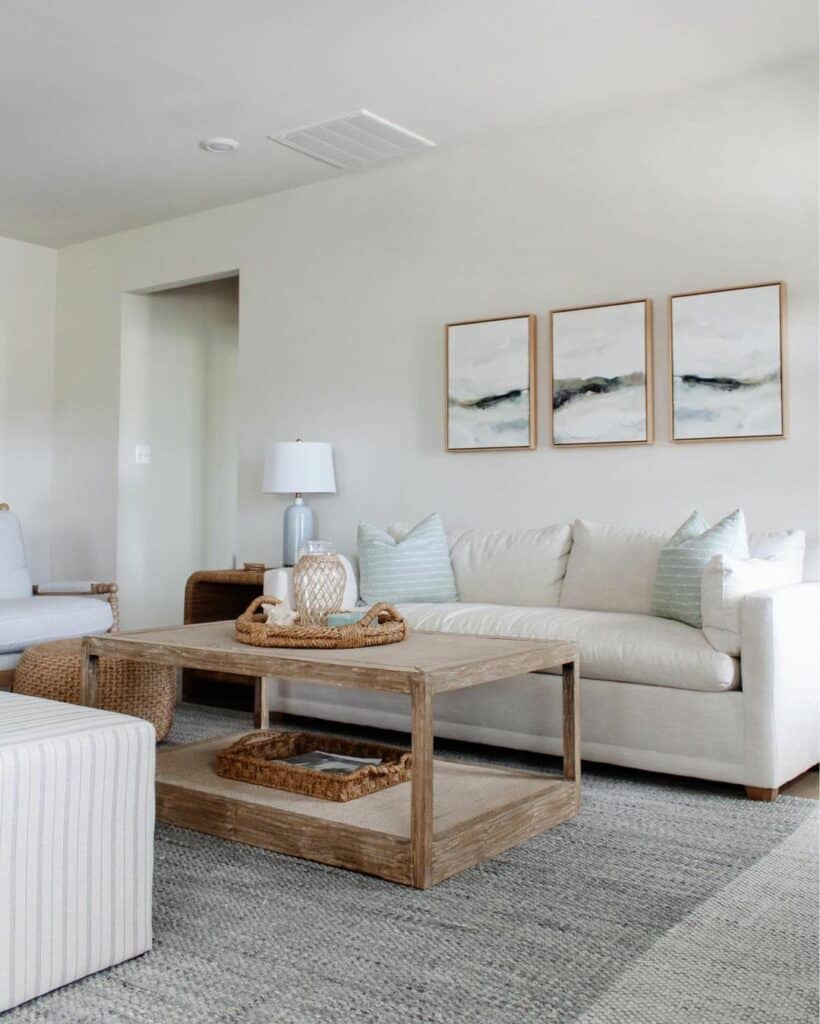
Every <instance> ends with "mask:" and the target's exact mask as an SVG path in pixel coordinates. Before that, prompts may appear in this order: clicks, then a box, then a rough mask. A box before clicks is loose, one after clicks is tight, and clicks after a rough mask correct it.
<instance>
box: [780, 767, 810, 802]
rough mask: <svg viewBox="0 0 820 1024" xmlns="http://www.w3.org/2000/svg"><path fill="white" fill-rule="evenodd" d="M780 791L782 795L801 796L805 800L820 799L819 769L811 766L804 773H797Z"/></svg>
mask: <svg viewBox="0 0 820 1024" xmlns="http://www.w3.org/2000/svg"><path fill="white" fill-rule="evenodd" d="M780 792H781V793H782V794H783V795H784V796H802V797H804V798H805V799H806V800H820V769H818V768H812V770H811V771H810V772H806V774H805V775H798V776H797V778H796V779H794V780H793V781H792V782H790V783H789V784H788V785H787V786H784V787H783V788H782V789H781V790H780Z"/></svg>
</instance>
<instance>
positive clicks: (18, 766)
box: [0, 693, 155, 1020]
mask: <svg viewBox="0 0 820 1024" xmlns="http://www.w3.org/2000/svg"><path fill="white" fill-rule="evenodd" d="M154 748H155V735H154V729H153V726H152V725H151V724H150V723H149V722H144V721H142V720H141V719H139V718H130V717H128V716H126V715H118V714H114V713H112V712H110V711H100V710H98V709H95V708H85V707H77V706H75V705H73V704H61V703H57V702H55V701H50V700H40V699H39V698H37V697H25V696H22V695H21V694H16V693H0V1013H2V1011H3V1010H7V1009H9V1007H12V1006H16V1005H17V1004H18V1003H22V1002H25V1001H26V1000H28V999H33V998H34V997H35V996H38V995H42V994H43V993H44V992H48V991H50V990H51V989H53V988H57V987H58V986H60V985H66V984H68V983H69V982H71V981H75V980H76V979H77V978H82V977H85V976H86V975H87V974H92V973H93V972H95V971H99V970H102V969H103V968H104V967H110V966H111V965H112V964H118V963H121V962H122V961H123V960H127V959H129V958H130V957H134V956H138V955H139V954H140V953H144V952H145V951H146V950H148V949H150V948H151V885H152V875H153V863H154V763H155V750H154ZM47 1017H48V1014H47V1013H44V1014H43V1016H42V1019H43V1020H45V1019H47Z"/></svg>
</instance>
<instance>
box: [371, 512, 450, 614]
mask: <svg viewBox="0 0 820 1024" xmlns="http://www.w3.org/2000/svg"><path fill="white" fill-rule="evenodd" d="M358 541H359V592H360V593H361V595H362V597H363V598H364V600H365V601H367V602H368V604H375V603H376V602H378V601H388V602H390V603H391V604H403V603H404V604H409V603H412V602H428V601H430V602H445V601H457V600H458V592H457V590H456V581H455V576H454V575H453V567H452V565H451V564H450V551H449V548H448V546H447V535H446V534H445V532H444V526H443V524H442V522H441V519H440V517H439V516H438V515H437V514H436V513H433V515H430V516H427V518H426V519H422V521H421V522H420V523H419V524H418V525H417V526H414V527H413V529H412V530H410V532H409V533H408V534H407V535H406V536H405V537H404V538H402V540H399V541H397V540H396V539H395V538H394V537H391V536H390V534H389V533H387V532H386V531H385V530H380V529H379V528H378V526H371V525H370V523H359V535H358Z"/></svg>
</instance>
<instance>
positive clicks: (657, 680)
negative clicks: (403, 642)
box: [400, 603, 740, 692]
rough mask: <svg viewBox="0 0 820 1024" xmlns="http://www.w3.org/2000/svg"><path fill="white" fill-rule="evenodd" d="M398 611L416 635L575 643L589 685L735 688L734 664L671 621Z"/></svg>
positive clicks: (477, 607)
mask: <svg viewBox="0 0 820 1024" xmlns="http://www.w3.org/2000/svg"><path fill="white" fill-rule="evenodd" d="M400 611H401V612H402V614H403V615H404V617H405V618H406V619H407V623H408V625H409V626H410V627H411V628H414V629H428V630H433V631H437V632H439V631H440V632H445V633H476V634H478V633H483V634H485V635H490V636H504V637H526V638H527V639H538V640H570V641H573V642H574V643H576V644H578V652H579V656H580V660H581V675H582V676H583V677H584V678H586V679H612V680H616V681H617V682H624V683H646V684H648V685H650V686H668V687H672V688H673V689H678V690H702V691H704V690H705V691H714V692H719V691H721V690H733V689H736V688H737V687H738V685H739V682H740V667H739V663H738V661H737V659H736V658H732V657H730V656H729V655H728V654H722V653H721V652H720V651H716V650H715V649H714V648H713V647H712V646H711V645H710V644H709V642H708V641H707V640H706V638H705V637H704V635H703V633H702V632H701V630H699V629H694V628H693V627H692V626H687V625H686V624H685V623H683V622H676V621H674V620H672V619H659V618H655V617H654V616H651V615H638V614H630V613H624V612H587V611H577V610H575V609H572V608H523V607H518V606H510V605H494V604H465V603H454V604H407V605H402V606H401V607H400Z"/></svg>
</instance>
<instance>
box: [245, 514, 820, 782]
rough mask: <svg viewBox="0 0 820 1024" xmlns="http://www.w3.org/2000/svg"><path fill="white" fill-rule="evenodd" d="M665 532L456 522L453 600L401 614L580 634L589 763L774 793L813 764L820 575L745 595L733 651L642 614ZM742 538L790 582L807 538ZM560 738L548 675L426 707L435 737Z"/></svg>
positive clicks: (302, 695)
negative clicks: (780, 566) (469, 526)
mask: <svg viewBox="0 0 820 1024" xmlns="http://www.w3.org/2000/svg"><path fill="white" fill-rule="evenodd" d="M392 532H393V533H394V535H395V536H397V537H398V536H400V535H401V532H402V528H401V527H397V528H394V529H393V531H392ZM667 538H668V534H665V533H657V532H647V531H642V530H628V529H621V528H617V527H609V526H604V525H600V524H593V523H586V522H583V521H580V520H579V521H576V523H575V524H573V525H561V526H552V527H546V528H544V529H540V530H511V531H481V530H466V531H461V532H458V533H454V534H452V535H451V536H450V556H451V561H452V563H453V569H454V573H455V577H456V584H457V588H458V593H459V598H460V600H459V601H458V602H457V603H454V604H416V605H405V606H403V607H401V609H400V610H401V611H402V612H403V614H404V615H405V617H406V618H407V621H408V623H409V624H410V625H411V626H412V627H415V628H417V629H428V630H443V631H448V632H457V633H476V634H478V633H483V634H491V635H502V636H520V637H538V638H552V639H562V640H572V641H575V642H576V643H577V644H578V648H579V654H580V664H581V677H582V680H581V715H582V728H581V736H582V755H583V757H584V758H585V759H587V760H590V761H601V762H606V763H610V764H617V765H624V766H628V767H632V768H639V769H645V770H650V771H658V772H668V773H671V774H675V775H685V776H693V777H697V778H703V779H714V780H720V781H724V782H730V783H738V784H740V785H743V786H745V787H746V788H747V792H748V793H749V795H750V796H752V797H756V798H759V799H773V798H774V797H775V796H776V795H777V790H778V788H779V787H780V786H782V785H783V784H784V783H785V782H788V781H789V780H790V779H792V778H794V777H795V776H797V775H799V774H800V773H802V772H803V771H805V770H807V769H808V768H811V767H812V766H813V765H814V764H816V763H817V762H818V760H820V750H819V749H818V718H819V709H820V584H816V583H802V582H799V583H794V584H793V585H786V586H782V587H779V588H778V589H775V590H768V591H761V592H757V593H754V594H750V595H748V596H746V597H745V598H744V599H743V602H742V606H741V655H740V657H739V658H736V657H731V656H730V655H728V654H724V653H721V652H720V651H718V650H715V649H714V648H713V647H712V646H711V645H710V643H709V642H708V640H707V639H706V636H705V635H704V633H703V631H702V630H700V629H696V628H693V627H691V626H688V625H685V624H683V623H681V622H677V621H672V620H669V619H661V618H657V617H654V616H652V615H651V614H650V603H651V594H652V587H653V583H654V577H655V569H656V565H657V560H658V554H659V551H660V548H661V546H662V545H663V543H664V542H665V540H666V539H667ZM750 546H751V554H752V555H753V556H756V557H767V556H769V555H771V554H772V553H774V552H777V553H778V554H781V555H782V553H783V552H784V551H785V552H786V553H787V555H788V557H790V558H792V560H793V562H794V565H793V573H792V578H793V579H795V580H800V579H802V561H803V550H804V547H805V537H804V536H803V535H802V534H800V533H792V534H787V533H784V534H770V535H761V536H757V537H755V536H753V537H752V538H751V540H750ZM349 576H350V578H349V586H348V592H347V594H346V595H345V603H346V605H350V604H351V603H352V602H353V600H354V599H355V596H356V587H355V578H354V576H353V572H352V567H351V569H350V571H349ZM264 589H265V593H266V594H270V595H271V596H275V597H280V598H283V599H285V600H288V601H289V602H290V603H291V604H293V593H292V584H291V579H290V573H289V570H283V569H277V570H270V571H269V572H268V573H266V576H265V588H264ZM271 692H272V710H274V711H282V712H286V713H291V714H298V715H310V716H314V717H317V718H324V719H332V720H336V721H341V722H351V723H358V724H362V725H369V726H378V727H384V728H396V729H402V730H406V729H407V728H408V720H409V718H408V709H407V707H406V706H405V705H404V704H403V702H402V701H401V700H400V699H399V698H397V697H394V696H393V695H387V694H375V693H371V692H364V691H357V690H348V689H346V688H342V687H318V686H314V685H312V684H311V685H307V684H300V683H294V682H289V681H284V680H273V681H272V685H271ZM561 731H562V719H561V697H560V687H558V686H550V685H548V684H547V685H545V679H544V677H543V676H538V675H529V676H521V677H517V678H514V679H510V680H509V681H508V682H505V683H503V684H495V685H493V686H487V687H480V688H474V689H471V690H466V691H456V692H454V693H451V694H445V695H442V696H441V697H439V698H438V699H437V703H436V732H437V734H438V735H440V736H446V737H450V738H454V739H461V740H470V741H475V742H481V743H489V744H494V745H499V746H506V747H513V748H519V749H525V750H532V751H538V752H544V753H549V754H557V753H559V752H560V749H561Z"/></svg>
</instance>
